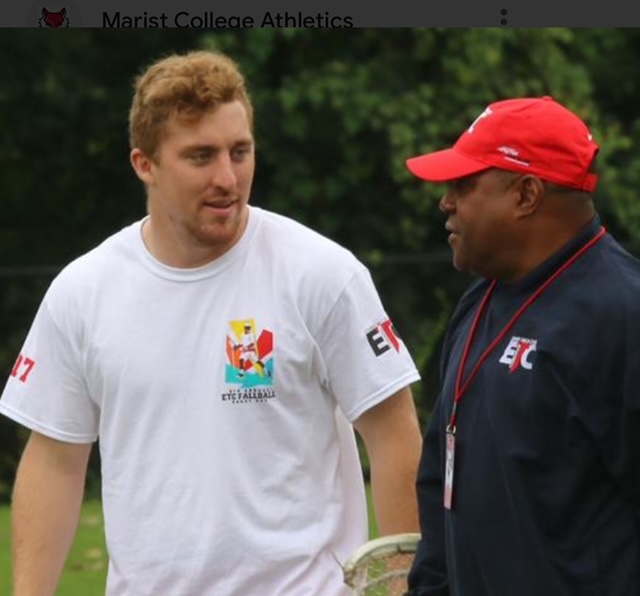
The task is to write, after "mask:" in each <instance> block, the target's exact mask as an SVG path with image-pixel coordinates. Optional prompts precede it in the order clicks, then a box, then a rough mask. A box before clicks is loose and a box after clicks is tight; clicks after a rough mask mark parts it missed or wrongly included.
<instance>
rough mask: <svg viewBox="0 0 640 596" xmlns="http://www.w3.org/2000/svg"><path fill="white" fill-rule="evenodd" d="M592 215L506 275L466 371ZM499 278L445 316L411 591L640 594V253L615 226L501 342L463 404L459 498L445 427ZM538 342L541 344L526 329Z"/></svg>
mask: <svg viewBox="0 0 640 596" xmlns="http://www.w3.org/2000/svg"><path fill="white" fill-rule="evenodd" d="M599 229H600V222H599V220H598V219H597V218H596V219H595V220H594V221H593V222H592V224H591V225H590V226H589V227H588V229H585V230H584V231H583V232H582V233H581V234H580V235H579V236H578V237H576V238H575V239H574V240H573V241H571V242H570V243H569V244H568V245H567V246H565V247H564V248H563V249H562V250H560V251H559V252H558V253H557V254H555V255H554V256H553V257H551V258H550V259H549V260H548V261H547V262H545V263H543V264H542V265H541V266H540V267H538V268H537V269H536V270H535V271H534V272H532V273H531V274H530V275H528V276H527V277H526V279H524V280H523V281H521V282H519V283H517V284H515V285H506V284H500V283H499V284H497V286H496V288H495V291H494V293H493V295H492V297H491V299H490V301H489V303H488V307H487V309H486V311H485V313H484V316H483V317H482V319H481V320H480V323H479V327H478V331H477V334H476V337H475V340H474V342H473V343H472V346H471V350H470V356H469V360H468V365H467V369H466V370H465V374H464V378H465V379H466V378H467V376H468V375H469V372H470V370H471V369H472V368H473V366H474V365H475V363H476V362H477V360H478V358H479V356H480V354H481V353H482V352H483V351H484V349H485V348H486V347H487V346H488V345H489V344H490V343H491V342H492V341H493V340H494V338H495V337H496V336H497V335H498V334H499V333H500V331H501V330H502V329H503V328H504V326H505V325H506V323H507V322H508V321H509V319H510V318H511V317H512V316H513V314H514V313H515V312H516V311H517V310H518V308H519V307H520V306H521V305H522V304H523V302H524V301H525V300H526V299H527V297H529V296H530V295H531V294H532V293H533V292H534V291H535V289H536V288H538V287H539V286H540V284H542V283H543V282H544V280H546V279H547V278H549V276H550V275H552V274H553V272H554V271H556V270H557V269H558V268H559V267H560V266H561V265H562V263H564V262H565V261H566V260H567V259H568V258H569V257H570V256H571V255H573V254H574V253H576V251H578V250H579V249H580V248H581V247H582V246H584V245H585V244H586V243H587V242H588V241H589V240H590V239H591V238H593V237H594V236H595V235H596V234H597V232H598V230H599ZM489 284H490V281H489V280H480V281H478V282H476V283H475V284H474V285H473V286H472V287H471V288H469V290H468V291H467V293H466V294H465V295H464V296H463V297H462V299H461V300H460V302H459V304H458V306H457V308H456V310H455V312H454V314H453V317H452V319H451V322H450V326H449V329H448V331H447V335H446V337H445V341H444V343H443V352H442V360H441V375H442V391H441V394H440V396H439V398H438V401H437V404H436V406H435V409H434V412H433V415H432V417H431V419H430V422H429V426H428V429H427V432H426V433H425V441H424V446H423V454H422V461H421V464H420V470H419V474H418V495H419V504H420V523H421V531H422V539H421V541H420V544H419V548H418V553H417V555H416V558H415V560H414V564H413V568H412V571H411V575H410V578H409V587H410V592H409V593H410V594H411V595H412V596H640V261H638V260H636V259H635V258H633V257H632V256H631V255H629V254H628V253H627V252H625V250H624V249H623V248H621V247H620V246H619V245H618V244H617V243H616V241H615V240H614V239H613V238H612V237H611V236H610V235H609V234H606V235H605V236H604V237H603V238H602V239H601V240H600V241H599V242H598V243H597V244H595V245H594V246H593V247H592V248H591V249H590V250H588V251H587V252H586V253H584V254H583V255H582V256H581V257H580V258H579V259H578V260H577V261H576V262H575V264H574V265H573V266H572V267H570V268H569V269H567V270H566V271H564V273H562V275H560V276H559V277H558V278H557V279H556V280H555V281H554V282H553V283H552V284H551V285H550V286H549V287H548V289H547V290H546V291H545V292H544V293H543V294H542V295H541V296H540V297H539V298H538V299H537V300H536V301H535V302H534V303H533V304H532V305H531V306H530V307H529V308H528V310H526V312H525V313H524V314H523V315H522V317H521V318H519V319H518V321H517V322H516V323H515V325H514V326H513V327H512V328H511V329H510V330H509V332H508V333H507V334H506V336H505V337H504V338H503V340H502V341H501V342H500V343H499V344H498V345H497V346H496V347H495V349H494V350H493V351H492V352H491V354H490V355H489V357H488V358H487V360H486V361H485V363H484V365H483V366H482V367H481V368H480V369H479V372H478V374H477V376H476V377H475V379H474V380H473V382H472V383H471V385H470V386H469V388H468V390H467V392H466V393H465V394H464V396H463V398H462V401H461V402H460V405H459V410H458V415H457V421H458V423H457V431H456V451H455V476H454V478H455V479H454V490H453V508H452V510H451V511H449V510H445V508H444V507H443V474H444V464H443V462H444V454H445V429H446V427H447V424H448V423H449V420H450V415H451V410H452V404H453V399H454V387H455V382H456V375H457V373H458V366H459V363H460V360H461V356H462V352H463V349H464V345H465V343H466V339H467V336H468V334H469V331H470V327H471V325H472V321H473V318H474V315H475V313H476V311H477V310H478V307H479V303H480V301H481V300H482V297H483V296H484V295H485V292H486V291H487V289H488V287H489ZM531 342H535V343H533V344H532V343H531Z"/></svg>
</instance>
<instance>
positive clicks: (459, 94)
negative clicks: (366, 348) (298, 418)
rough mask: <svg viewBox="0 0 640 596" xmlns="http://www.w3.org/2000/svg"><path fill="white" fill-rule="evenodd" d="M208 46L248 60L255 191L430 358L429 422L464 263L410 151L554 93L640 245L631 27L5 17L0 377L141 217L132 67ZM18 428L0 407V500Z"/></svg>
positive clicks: (612, 224) (419, 356)
mask: <svg viewBox="0 0 640 596" xmlns="http://www.w3.org/2000/svg"><path fill="white" fill-rule="evenodd" d="M199 48H218V49H222V50H224V51H227V52H229V53H230V54H231V55H232V56H233V57H235V58H236V59H237V60H238V61H239V63H240V64H241V66H242V68H243V69H244V71H245V73H246V75H247V78H248V81H249V84H250V89H251V92H252V96H253V99H254V103H255V108H256V118H257V120H256V138H257V150H258V170H257V175H256V184H255V189H254V195H253V197H252V201H253V203H255V204H257V205H261V206H264V207H266V208H269V209H273V210H276V211H279V212H281V213H284V214H286V215H289V216H291V217H294V218H296V219H298V220H300V221H302V222H303V223H306V224H308V225H310V226H311V227H313V228H315V229H317V230H318V231H320V232H322V233H324V234H325V235H327V236H329V237H331V238H333V239H335V240H337V241H339V242H340V243H342V244H343V245H345V246H347V247H348V248H350V249H351V250H352V251H353V252H354V253H355V254H356V255H357V256H359V257H360V258H361V259H362V260H363V261H364V262H365V263H367V264H368V265H369V267H370V268H371V271H372V274H373V276H374V279H375V281H376V282H377V284H378V287H379V290H380V293H381V295H382V298H383V300H384V302H385V304H386V306H387V310H388V312H389V314H390V315H391V317H392V318H393V319H394V321H395V325H396V327H397V329H398V331H399V332H400V334H401V335H402V337H403V339H404V340H405V342H406V343H407V345H408V346H409V348H410V349H411V351H412V353H413V355H414V357H415V359H416V362H417V363H418V366H419V367H420V370H421V371H422V374H423V381H422V382H421V383H420V384H418V385H417V386H416V401H417V403H418V406H419V408H420V413H421V417H422V419H423V421H424V422H426V420H427V418H428V415H429V411H430V408H431V406H432V404H433V400H434V399H435V397H436V394H437V392H438V389H439V386H438V384H439V380H438V373H437V360H438V352H439V347H440V342H441V340H442V335H443V331H444V329H445V326H446V324H447V321H448V318H449V316H450V314H451V310H452V308H453V306H454V304H455V302H456V300H457V299H458V297H459V296H460V294H461V293H462V291H463V290H464V289H465V287H466V286H467V284H468V283H469V281H470V278H469V277H468V276H465V275H463V274H460V273H457V272H455V271H454V270H453V268H452V267H451V264H450V254H449V250H448V247H447V245H446V240H445V238H446V233H445V231H444V229H443V227H442V226H443V217H442V216H441V214H440V213H439V211H438V209H437V199H438V197H439V193H440V192H441V190H442V189H441V188H439V187H438V186H437V185H426V184H422V183H420V182H419V181H417V180H415V179H413V178H412V177H411V176H410V175H409V174H408V172H407V171H406V168H405V166H404V161H405V159H406V158H407V157H410V156H412V155H414V154H417V153H419V152H423V151H427V150H432V149H439V148H442V147H444V146H446V145H448V144H450V143H451V142H453V141H454V140H455V139H456V138H457V136H458V135H459V134H460V132H461V131H462V130H464V128H466V126H468V124H469V122H471V121H472V120H473V119H474V118H475V117H476V116H477V115H478V114H479V113H480V111H481V110H482V109H483V108H484V107H485V106H486V104H487V103H490V102H492V101H495V100H497V99H502V98H506V97H512V96H524V95H543V94H549V95H553V96H554V97H556V98H557V99H558V100H560V101H562V102H563V103H566V104H567V105H569V106H570V107H571V108H572V109H574V110H575V111H577V112H578V113H579V114H580V115H581V116H583V117H584V118H585V119H586V120H587V121H588V122H589V124H590V125H591V127H592V129H593V131H594V133H595V135H596V138H597V139H598V140H599V141H600V144H601V146H602V149H601V155H600V174H601V184H600V187H599V190H598V194H597V202H598V207H599V211H600V213H601V216H602V218H603V220H604V223H605V224H606V225H607V226H608V228H609V229H610V230H611V231H612V232H614V233H615V234H616V235H617V236H618V238H619V239H620V240H622V241H623V242H624V243H625V244H626V245H627V246H628V247H629V249H630V250H631V251H632V252H639V249H640V245H639V244H638V243H637V242H638V240H639V239H640V200H638V197H637V192H636V189H637V188H638V182H639V180H640V157H639V153H638V151H637V148H638V147H639V146H640V118H639V110H638V108H637V97H638V95H639V93H638V87H639V86H640V79H639V78H638V77H637V76H635V75H636V72H635V70H636V65H637V63H638V58H639V56H640V32H638V31H637V30H634V29H575V30H574V29H415V30H413V29H351V30H348V31H342V30H323V29H280V30H276V29H264V30H263V29H253V30H240V31H219V32H215V33H204V34H203V33H202V32H198V33H195V32H194V30H192V29H191V30H189V29H187V30H185V29H149V30H113V29H108V30H101V29H77V30H74V29H68V30H65V31H62V30H55V31H46V32H45V31H39V30H30V29H24V30H19V29H13V30H12V29H6V30H4V31H3V34H2V36H1V37H0V51H1V52H2V53H3V55H4V56H5V60H4V61H3V77H2V83H1V84H0V182H1V188H2V198H1V199H0V200H1V201H2V211H1V213H0V330H1V332H2V333H1V335H0V375H2V379H3V381H2V383H1V384H0V386H1V385H3V384H4V379H6V378H7V377H8V375H9V373H10V371H11V368H12V366H13V363H14V361H15V358H16V356H17V353H18V351H19V349H20V346H21V344H22V341H23V340H24V337H25V335H26V332H27V330H28V327H29V325H30V323H31V320H32V318H33V316H34V314H35V311H36V309H37V308H38V305H39V303H40V300H41V299H42V296H43V294H44V291H45V290H46V288H47V286H48V284H49V283H50V282H51V279H52V278H53V276H54V275H55V274H56V273H57V272H58V271H59V270H60V268H61V267H62V266H63V265H64V264H66V263H67V262H68V261H69V260H71V259H73V258H75V257H76V256H79V255H80V254H82V253H83V252H85V251H86V250H88V249H90V248H92V247H93V246H95V245H96V244H98V243H99V242H101V241H102V240H103V239H104V238H105V237H106V236H108V235H109V234H111V233H113V232H115V231H117V230H118V229H119V228H121V227H123V226H124V225H127V224H128V223H130V222H131V221H132V220H134V219H137V218H139V217H141V216H142V215H143V214H144V195H143V189H142V187H141V185H140V183H139V182H138V180H137V178H135V176H134V175H133V172H132V170H131V168H130V166H129V162H128V152H129V148H128V144H127V111H128V107H129V101H130V98H131V87H132V81H133V78H134V76H135V75H136V74H137V73H138V72H139V71H140V70H141V69H142V68H144V67H145V66H146V65H147V64H148V63H149V62H151V61H153V60H155V59H156V58H158V57H160V56H162V55H164V54H167V53H170V52H175V51H185V50H190V49H199ZM24 439H25V431H24V430H23V429H21V428H19V427H18V426H17V425H15V424H13V423H12V422H10V421H8V420H6V419H4V418H0V501H3V500H4V501H6V500H7V499H8V498H9V495H10V490H11V484H12V481H13V476H14V474H15V466H16V463H17V460H18V457H19V455H20V452H21V449H22V446H23V444H24ZM98 465H99V462H97V460H96V461H94V462H93V464H92V468H91V470H92V474H91V477H90V479H89V484H90V493H93V494H95V491H96V490H97V488H98V484H99V483H98V479H97V469H98Z"/></svg>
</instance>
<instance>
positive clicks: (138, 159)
mask: <svg viewBox="0 0 640 596" xmlns="http://www.w3.org/2000/svg"><path fill="white" fill-rule="evenodd" d="M129 159H130V161H131V165H132V166H133V169H134V171H135V173H136V176H138V178H140V180H142V182H144V183H145V184H146V185H147V186H151V185H152V184H153V182H154V172H153V169H154V165H155V163H154V161H153V160H152V159H151V158H150V157H148V156H147V155H146V154H145V153H143V152H142V150H141V149H138V148H136V149H132V150H131V153H130V155H129Z"/></svg>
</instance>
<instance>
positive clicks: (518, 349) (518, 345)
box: [500, 337, 538, 372]
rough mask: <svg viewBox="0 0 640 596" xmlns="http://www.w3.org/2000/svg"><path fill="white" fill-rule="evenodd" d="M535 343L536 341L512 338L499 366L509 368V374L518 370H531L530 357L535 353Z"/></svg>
mask: <svg viewBox="0 0 640 596" xmlns="http://www.w3.org/2000/svg"><path fill="white" fill-rule="evenodd" d="M537 343H538V340H536V339H527V338H526V337H512V338H511V339H510V340H509V344H508V345H507V347H506V349H505V351H504V352H503V354H502V356H501V357H500V364H506V365H507V366H508V367H509V372H515V371H516V370H518V369H519V368H524V369H525V370H531V369H532V368H533V363H532V362H531V360H530V357H531V353H532V352H535V351H536V345H537Z"/></svg>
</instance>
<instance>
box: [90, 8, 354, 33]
mask: <svg viewBox="0 0 640 596" xmlns="http://www.w3.org/2000/svg"><path fill="white" fill-rule="evenodd" d="M102 26H103V27H105V28H114V27H125V28H126V27H131V28H151V29H155V28H166V27H190V28H196V29H221V28H232V29H250V28H253V27H273V28H280V27H309V28H312V27H313V28H327V29H330V28H334V27H335V28H338V27H353V19H352V18H351V17H349V16H346V17H342V16H336V15H331V14H329V13H328V12H324V13H320V12H319V13H317V14H315V15H311V14H308V15H305V14H303V13H301V12H297V13H293V12H266V13H265V14H264V15H263V16H262V18H260V19H254V18H253V17H249V16H244V17H241V16H216V15H215V14H214V13H213V12H204V13H201V14H196V15H192V14H191V13H188V12H178V13H176V14H175V15H173V16H168V15H167V14H166V13H164V12H163V13H161V14H157V15H153V14H148V13H147V12H146V11H145V12H144V13H143V14H141V15H136V16H130V15H124V14H121V13H120V12H115V13H112V14H109V13H108V12H103V13H102Z"/></svg>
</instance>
